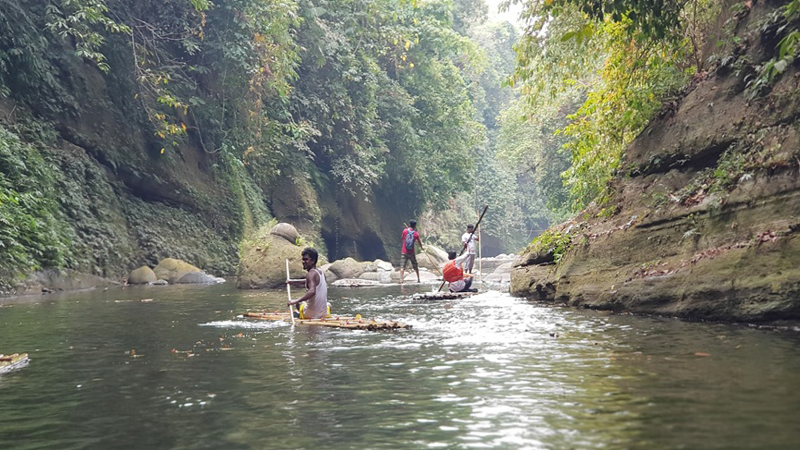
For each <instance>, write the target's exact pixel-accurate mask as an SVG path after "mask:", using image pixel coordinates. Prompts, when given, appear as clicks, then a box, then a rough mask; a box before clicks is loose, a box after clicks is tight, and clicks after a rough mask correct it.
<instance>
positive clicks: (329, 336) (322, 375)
mask: <svg viewBox="0 0 800 450" xmlns="http://www.w3.org/2000/svg"><path fill="white" fill-rule="evenodd" d="M429 289H430V286H426V285H422V286H412V285H404V286H403V287H399V286H390V287H377V288H368V289H332V290H331V296H332V303H333V305H334V314H344V313H351V314H355V313H360V314H362V316H364V317H380V318H385V319H392V320H401V321H405V322H408V323H410V324H412V325H413V328H412V329H411V330H401V331H395V332H378V333H376V332H369V331H353V330H336V329H330V328H321V327H319V328H317V327H309V326H295V327H292V326H291V325H290V324H288V323H283V322H255V321H247V320H244V319H241V318H237V315H238V314H240V313H242V312H244V311H247V310H265V309H266V310H270V311H271V310H283V308H284V307H285V298H284V295H283V294H285V293H284V292H282V291H276V292H266V291H259V292H250V291H245V292H242V291H236V290H235V289H232V288H231V287H229V286H214V287H190V286H187V287H182V286H171V287H167V288H151V289H145V288H134V289H127V290H118V291H107V292H90V293H82V294H71V295H64V296H61V297H60V298H42V299H38V301H30V300H24V301H18V302H13V301H12V302H8V301H6V302H4V303H3V305H2V308H0V342H2V345H3V347H4V348H3V349H0V350H2V351H4V352H8V351H27V352H29V353H31V364H30V365H29V366H28V367H26V368H24V369H23V370H20V371H16V372H13V373H10V374H5V375H2V376H0V448H3V449H7V448H11V449H26V448H54V449H80V448H102V449H105V448H126V449H128V448H148V449H176V448H180V449H182V448H186V449H202V448H208V449H272V448H274V449H291V448H298V449H301V448H302V449H305V448H309V449H310V448H327V449H364V448H369V449H419V448H453V449H455V448H458V449H469V448H496V449H520V448H525V449H568V448H579V449H584V448H586V449H591V448H629V449H630V448H642V449H644V448H648V449H658V448H664V449H667V448H704V449H707V448H708V449H714V448H719V449H728V448H743V449H744V448H776V449H778V448H794V445H795V444H796V443H797V442H800V430H798V427H797V426H796V425H795V424H796V421H795V420H794V419H793V417H794V416H795V415H796V414H797V413H799V412H800V394H799V393H798V389H797V388H798V387H800V382H799V381H800V379H799V378H800V377H798V373H800V370H798V369H800V358H798V356H800V354H798V353H800V350H798V349H800V346H798V343H800V340H799V339H798V335H797V334H796V333H775V332H765V331H759V330H751V329H747V328H744V327H740V326H727V325H710V324H693V323H685V322H680V321H676V320H669V319H651V318H642V317H629V316H614V315H608V314H603V313H596V312H591V311H576V310H570V309H561V308H552V307H544V306H541V305H537V304H532V303H529V302H527V301H525V300H522V299H515V298H512V297H510V296H508V295H507V294H501V293H499V292H494V293H485V294H481V295H476V296H473V297H471V298H468V299H462V300H451V301H420V300H415V299H413V297H412V296H413V294H414V293H416V292H423V291H428V290H429ZM143 300H147V301H143ZM6 346H8V347H9V349H8V350H6V349H5V347H6Z"/></svg>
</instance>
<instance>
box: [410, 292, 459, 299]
mask: <svg viewBox="0 0 800 450" xmlns="http://www.w3.org/2000/svg"><path fill="white" fill-rule="evenodd" d="M473 294H475V292H450V291H443V292H423V293H421V294H414V296H413V297H412V298H414V300H454V299H459V298H467V297H470V296H472V295H473Z"/></svg>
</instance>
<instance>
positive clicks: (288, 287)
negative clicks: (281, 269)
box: [286, 258, 294, 326]
mask: <svg viewBox="0 0 800 450" xmlns="http://www.w3.org/2000/svg"><path fill="white" fill-rule="evenodd" d="M290 280H291V278H290V277H289V258H286V295H287V296H289V301H292V287H291V286H290V285H289V281H290ZM289 317H291V318H292V326H294V312H293V311H292V305H289Z"/></svg>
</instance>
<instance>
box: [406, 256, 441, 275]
mask: <svg viewBox="0 0 800 450" xmlns="http://www.w3.org/2000/svg"><path fill="white" fill-rule="evenodd" d="M417 264H419V267H420V268H425V269H429V270H433V271H436V273H439V272H438V271H439V270H441V268H440V265H439V264H438V263H437V259H436V257H435V256H433V257H432V256H431V255H429V254H428V253H420V254H418V255H417ZM441 265H442V266H444V263H442V264H441ZM409 270H410V271H411V272H413V271H414V269H413V268H412V267H411V264H409V265H408V267H407V269H406V272H408V271H409Z"/></svg>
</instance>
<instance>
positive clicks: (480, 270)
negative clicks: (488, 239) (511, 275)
mask: <svg viewBox="0 0 800 450" xmlns="http://www.w3.org/2000/svg"><path fill="white" fill-rule="evenodd" d="M475 212H477V211H475ZM479 219H480V218H479ZM481 242H483V241H482V240H481V229H480V228H478V273H479V274H480V277H479V278H478V281H480V282H481V284H483V255H482V254H481Z"/></svg>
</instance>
